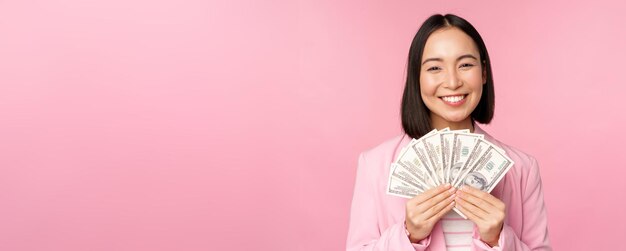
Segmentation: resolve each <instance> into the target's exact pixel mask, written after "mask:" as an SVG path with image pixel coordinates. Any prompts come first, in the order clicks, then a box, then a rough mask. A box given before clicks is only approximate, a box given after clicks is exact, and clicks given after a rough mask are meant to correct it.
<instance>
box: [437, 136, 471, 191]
mask: <svg viewBox="0 0 626 251" xmlns="http://www.w3.org/2000/svg"><path fill="white" fill-rule="evenodd" d="M458 132H461V133H469V130H467V129H465V130H457V131H447V132H442V133H440V134H439V135H440V137H441V164H442V166H443V174H442V179H443V181H444V183H450V182H451V181H450V176H449V174H448V171H449V170H450V167H451V164H450V163H451V162H450V161H451V160H452V150H453V148H452V143H453V141H454V134H455V133H458Z"/></svg>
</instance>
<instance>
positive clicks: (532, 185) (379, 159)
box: [346, 126, 552, 251]
mask: <svg viewBox="0 0 626 251" xmlns="http://www.w3.org/2000/svg"><path fill="white" fill-rule="evenodd" d="M475 128H476V129H475V133H480V134H484V135H485V139H486V140H488V141H489V142H491V143H493V144H495V145H497V146H499V147H501V148H503V149H504V150H505V151H506V153H507V155H508V156H509V157H510V158H511V159H512V160H513V161H514V162H515V165H514V166H513V167H511V169H510V170H509V172H508V173H507V174H506V175H505V177H504V178H503V179H502V180H501V181H500V183H498V185H497V186H496V187H495V188H494V189H493V191H492V192H491V194H492V195H494V196H495V197H497V198H499V199H500V200H502V201H503V202H504V203H505V204H506V218H505V221H504V227H503V229H502V232H501V233H500V239H499V241H498V246H496V247H493V248H491V247H489V246H488V245H486V244H485V243H484V242H482V241H480V237H479V235H478V233H477V229H476V226H474V235H473V240H472V250H552V248H551V247H550V241H549V239H548V229H547V227H548V223H547V219H546V209H545V206H544V202H543V192H542V188H541V178H540V176H539V168H538V166H537V161H536V160H535V159H534V158H533V157H532V156H530V155H528V154H526V153H523V152H522V151H520V150H517V149H515V148H512V147H510V146H508V145H505V144H503V143H501V142H499V141H497V140H496V139H494V138H493V137H491V136H490V135H489V134H487V133H486V132H485V131H483V130H482V129H481V128H480V127H478V126H475ZM410 140H411V137H409V136H408V135H401V136H398V137H395V138H393V139H391V140H388V141H386V142H384V143H382V144H380V145H379V146H377V147H374V148H373V149H371V150H368V151H365V152H363V153H361V155H360V156H359V165H358V169H357V176H356V183H355V186H354V195H353V198H352V209H351V212H350V227H349V231H348V240H347V244H346V246H347V250H348V251H356V250H398V251H400V250H446V244H445V240H444V236H443V231H442V228H441V224H440V222H438V223H437V224H436V225H435V227H434V228H433V230H432V232H431V234H430V236H429V237H428V238H426V239H424V240H422V241H421V242H420V243H417V244H413V243H411V242H410V241H409V239H408V237H407V236H406V233H405V230H404V219H405V211H406V207H405V204H406V201H407V199H404V198H400V197H395V196H391V195H387V194H386V188H387V177H388V175H389V166H390V164H391V163H392V162H393V161H394V160H395V159H396V157H397V156H398V154H399V152H400V150H401V149H402V147H404V146H405V145H407V144H408V143H409V141H410Z"/></svg>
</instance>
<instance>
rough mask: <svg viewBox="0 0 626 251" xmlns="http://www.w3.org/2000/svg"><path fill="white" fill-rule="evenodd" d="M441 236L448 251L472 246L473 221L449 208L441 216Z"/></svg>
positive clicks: (458, 250)
mask: <svg viewBox="0 0 626 251" xmlns="http://www.w3.org/2000/svg"><path fill="white" fill-rule="evenodd" d="M441 226H442V228H443V237H444V239H445V241H446V248H447V249H448V250H449V251H462V250H463V251H465V250H470V249H471V247H472V233H473V231H474V223H473V222H472V221H470V220H466V219H463V217H461V216H460V215H459V214H458V213H457V212H455V211H454V210H450V212H448V213H447V214H446V215H444V216H443V218H441Z"/></svg>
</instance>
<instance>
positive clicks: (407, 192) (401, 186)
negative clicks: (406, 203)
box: [387, 175, 424, 199]
mask: <svg viewBox="0 0 626 251" xmlns="http://www.w3.org/2000/svg"><path fill="white" fill-rule="evenodd" d="M422 192H424V191H421V190H419V189H418V188H415V187H412V186H411V185H409V184H407V183H405V182H404V181H402V180H399V179H397V178H394V177H393V176H391V175H389V180H388V182H387V194H389V195H394V196H399V197H402V198H407V199H410V198H413V197H415V196H417V195H418V194H420V193H422Z"/></svg>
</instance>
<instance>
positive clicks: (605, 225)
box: [0, 0, 626, 251]
mask: <svg viewBox="0 0 626 251" xmlns="http://www.w3.org/2000/svg"><path fill="white" fill-rule="evenodd" d="M625 8H626V6H624V4H623V3H621V1H550V2H549V3H548V2H547V1H536V2H529V1H525V2H524V3H517V2H516V3H513V2H512V1H478V2H476V1H470V2H468V1H428V2H427V1H328V0H321V1H317V0H316V1H245V2H242V1H221V2H213V1H208V2H207V1H199V0H198V1H194V0H176V1H174V0H170V1H164V0H157V1H146V0H132V1H128V0H124V1H122V0H109V1H83V0H50V1H35V0H21V1H9V0H5V1H0V250H11V251H16V250H64V251H74V250H76V251H78V250H103V251H104V250H250V249H254V250H342V249H344V248H345V239H346V235H347V229H348V218H349V208H350V203H351V198H352V189H353V186H354V179H355V171H356V164H357V163H356V161H357V157H358V154H359V153H360V152H361V151H364V150H366V149H369V148H371V147H373V146H375V145H377V144H379V143H381V142H382V141H384V140H386V139H388V138H390V137H393V136H396V135H398V134H400V133H401V127H400V119H399V105H400V97H401V94H402V88H403V85H404V76H405V64H406V59H407V53H408V48H409V45H410V42H411V39H412V38H413V36H414V34H415V32H416V31H417V29H418V27H419V25H420V24H421V23H422V22H423V21H424V20H425V19H426V18H427V17H428V16H430V15H431V14H434V13H444V14H445V13H454V14H457V15H460V16H462V17H464V18H466V19H467V20H469V21H470V22H471V23H473V24H474V25H475V27H476V28H477V29H478V31H479V32H480V33H481V34H482V36H483V38H484V40H485V43H486V45H487V48H488V50H489V53H490V55H491V59H492V65H493V70H494V79H495V87H496V115H495V119H494V120H493V122H492V123H491V125H489V126H486V127H484V128H485V129H486V130H487V131H488V132H489V133H491V134H492V135H494V136H495V137H496V138H498V139H500V140H502V141H504V142H506V143H508V144H510V145H513V146H515V147H518V148H520V149H522V150H523V151H525V152H527V153H529V154H531V155H533V156H535V157H536V158H537V159H538V161H539V164H540V169H541V175H542V177H543V184H544V186H543V188H544V193H545V202H546V205H547V210H548V217H549V231H550V237H551V239H552V243H553V245H554V247H555V249H556V250H620V249H621V250H624V249H626V244H625V243H626V242H624V241H623V238H624V236H626V214H624V199H625V196H624V191H625V190H626V181H625V179H626V165H625V164H624V162H625V160H624V156H625V155H624V153H623V152H624V141H625V140H626V137H625V136H624V134H625V133H626V132H625V131H624V129H625V128H624V123H625V122H626V112H625V111H624V107H625V105H624V95H625V93H626V81H624V79H625V73H626V63H625V60H626V50H625V49H624V44H626V17H625V16H624V15H623V12H624V10H625ZM528 227H532V226H528Z"/></svg>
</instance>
